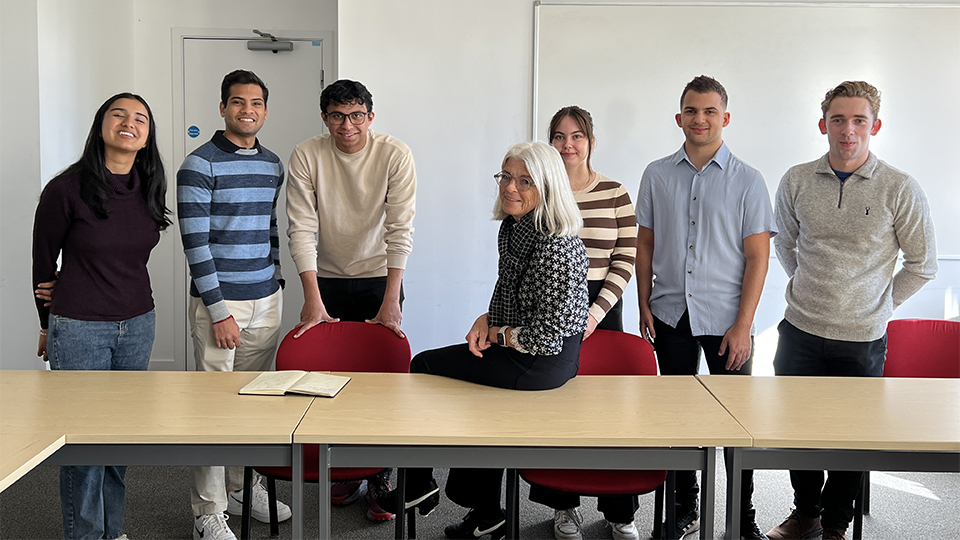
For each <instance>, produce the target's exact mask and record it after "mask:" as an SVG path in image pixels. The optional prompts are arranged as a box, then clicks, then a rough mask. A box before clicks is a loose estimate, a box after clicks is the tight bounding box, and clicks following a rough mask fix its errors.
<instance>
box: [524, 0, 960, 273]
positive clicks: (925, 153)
mask: <svg viewBox="0 0 960 540" xmlns="http://www.w3.org/2000/svg"><path fill="white" fill-rule="evenodd" d="M535 13H536V17H535V21H536V22H535V24H536V29H535V36H536V46H535V53H534V64H535V70H534V80H535V84H534V88H535V92H534V105H533V112H534V119H533V122H532V126H531V128H532V129H534V130H535V133H534V137H535V138H536V139H537V140H546V138H547V134H546V130H547V125H548V123H549V121H550V117H551V116H552V115H553V114H554V113H555V112H556V111H557V110H558V109H559V108H561V107H563V106H566V105H573V104H576V105H580V106H581V107H583V108H585V109H587V110H588V111H590V112H591V113H592V114H593V117H594V123H595V125H596V136H597V147H596V149H595V152H594V155H593V158H592V162H593V165H594V169H595V170H597V171H600V172H602V173H603V174H605V175H606V176H608V177H610V178H613V179H615V180H618V181H619V182H621V183H622V184H624V186H626V188H627V190H628V191H629V192H630V194H631V198H635V197H636V193H637V189H638V186H639V183H640V176H641V174H642V173H643V169H644V168H645V167H646V165H647V164H648V163H649V162H651V161H653V160H655V159H658V158H661V157H663V156H666V155H668V154H671V153H673V152H675V151H676V150H677V149H678V148H679V147H680V145H681V144H682V143H683V133H682V132H681V130H680V129H679V128H678V127H677V125H676V123H675V121H674V115H675V114H676V113H677V112H678V111H679V109H680V104H679V100H680V93H681V91H682V90H683V87H684V86H685V85H686V83H687V82H689V81H690V80H691V79H692V78H694V77H695V76H697V75H701V74H705V75H710V76H712V77H715V78H716V79H717V80H719V81H720V82H721V83H722V84H723V85H724V86H725V87H726V89H727V93H728V94H729V104H728V111H729V112H730V113H731V121H730V126H729V127H727V128H726V129H725V130H724V134H723V135H724V136H723V138H724V140H725V141H726V142H727V144H728V145H729V147H730V149H731V150H732V151H733V153H734V154H736V155H737V156H739V157H740V158H741V159H743V160H744V161H746V162H747V163H749V164H750V165H752V166H754V167H756V168H757V169H759V170H760V171H761V172H762V173H763V176H764V178H765V179H766V182H767V187H768V190H769V191H770V196H771V198H773V196H774V194H775V192H776V189H777V186H778V184H779V182H780V178H781V177H782V176H783V173H784V172H786V170H787V169H788V168H789V167H791V166H793V165H796V164H798V163H803V162H807V161H812V160H814V159H817V158H819V157H820V156H821V155H823V154H824V153H826V151H827V139H826V136H824V135H821V134H820V131H819V129H818V127H817V122H818V121H819V119H820V118H821V112H820V101H821V100H822V99H823V96H824V94H825V93H826V91H827V90H829V89H831V88H833V87H834V86H836V85H837V84H839V83H840V82H842V81H845V80H865V81H867V82H870V83H871V84H873V85H875V86H876V87H877V88H879V89H880V91H881V92H882V104H881V108H880V118H881V119H882V121H883V127H882V128H881V130H880V133H878V135H877V136H876V137H874V138H873V139H872V140H871V145H870V149H871V150H872V151H873V152H874V153H876V154H877V156H878V157H880V159H883V160H884V161H886V162H887V163H888V164H890V165H892V166H894V167H896V168H898V169H901V170H903V171H906V172H908V173H909V174H911V175H912V176H914V177H915V178H916V179H917V180H918V181H919V182H920V185H921V186H922V187H923V189H924V191H925V192H926V194H927V197H928V199H929V200H930V205H931V209H932V213H933V219H934V224H935V226H936V229H937V244H938V251H939V253H940V254H941V256H944V255H949V256H950V257H951V258H953V257H957V256H960V226H958V223H960V221H958V216H960V177H958V176H960V175H958V174H957V172H956V166H955V164H956V162H957V158H958V156H960V6H958V5H957V4H952V5H943V4H940V5H928V4H923V5H921V4H915V5H906V6H905V5H903V4H899V5H896V6H890V5H886V6H884V5H866V6H865V5H856V6H851V5H849V4H847V5H842V6H835V5H833V6H831V5H810V4H804V5H797V4H793V5H779V6H778V5H754V6H744V5H743V4H739V5H734V4H728V5H724V4H723V3H719V2H717V3H712V4H709V5H704V3H702V2H700V3H696V4H694V3H686V4H685V5H684V4H680V5H677V4H673V5H669V6H664V5H656V4H654V3H646V4H645V3H637V4H635V5H596V4H594V5H576V4H559V5H553V4H546V3H544V4H542V5H540V6H539V7H537V8H536V9H535Z"/></svg>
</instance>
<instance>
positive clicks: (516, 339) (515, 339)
mask: <svg viewBox="0 0 960 540" xmlns="http://www.w3.org/2000/svg"><path fill="white" fill-rule="evenodd" d="M522 330H523V327H522V326H515V327H514V328H513V332H511V333H510V346H511V347H513V348H514V349H516V350H517V352H522V353H524V354H530V353H529V352H527V350H526V349H524V348H523V345H520V332H521V331H522Z"/></svg>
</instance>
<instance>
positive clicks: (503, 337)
mask: <svg viewBox="0 0 960 540" xmlns="http://www.w3.org/2000/svg"><path fill="white" fill-rule="evenodd" d="M507 328H510V327H509V326H501V327H500V331H498V332H497V345H500V346H501V347H506V346H507Z"/></svg>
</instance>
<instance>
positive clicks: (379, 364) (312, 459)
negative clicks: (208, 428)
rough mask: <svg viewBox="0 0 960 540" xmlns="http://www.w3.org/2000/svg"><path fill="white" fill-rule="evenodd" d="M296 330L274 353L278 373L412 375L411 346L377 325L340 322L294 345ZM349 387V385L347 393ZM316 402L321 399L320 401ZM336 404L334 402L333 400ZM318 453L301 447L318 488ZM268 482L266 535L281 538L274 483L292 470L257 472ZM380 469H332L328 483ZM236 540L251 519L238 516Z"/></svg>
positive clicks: (289, 475)
mask: <svg viewBox="0 0 960 540" xmlns="http://www.w3.org/2000/svg"><path fill="white" fill-rule="evenodd" d="M296 331H297V329H296V328H295V329H293V330H291V331H290V333H289V334H287V335H286V336H285V337H284V338H283V341H281V342H280V346H279V347H278V348H277V370H278V371H282V370H292V369H300V370H304V371H364V372H385V373H408V372H409V371H410V343H409V342H408V341H407V339H406V338H399V337H397V335H396V334H395V333H393V331H392V330H389V329H388V328H385V327H383V326H380V325H375V324H368V323H363V322H347V321H344V322H338V323H324V324H320V325H317V326H315V327H313V328H311V329H310V330H308V331H307V332H306V333H305V334H303V335H302V336H300V337H299V338H297V339H294V338H293V334H295V333H296ZM349 388H350V386H349V385H347V389H349ZM318 399H320V398H318ZM334 399H335V398H334ZM319 463H320V450H319V446H318V445H315V444H307V445H304V446H303V474H304V480H306V481H307V482H318V481H319V479H320V471H319ZM247 469H249V467H248V468H246V469H245V470H244V479H245V482H244V486H243V500H244V501H246V500H249V497H250V490H251V488H252V486H251V485H250V481H249V478H248V477H249V475H250V473H249V472H248V470H247ZM256 470H257V472H259V473H260V474H262V475H263V476H265V477H266V478H267V494H268V496H269V504H270V508H271V515H270V535H271V536H277V535H278V534H279V524H278V523H277V516H276V515H274V514H275V511H273V509H274V508H276V493H277V492H276V479H278V478H279V479H281V480H291V478H292V470H291V468H290V467H256ZM383 470H384V469H383V468H382V467H374V468H369V467H362V468H361V467H334V468H332V469H330V480H331V481H333V482H349V481H351V480H361V479H364V478H367V477H369V476H373V475H375V474H377V473H379V472H381V471H383ZM241 519H242V523H241V528H240V537H241V538H243V539H246V538H249V527H250V525H249V524H250V516H248V515H246V514H244V515H243V516H242V518H241Z"/></svg>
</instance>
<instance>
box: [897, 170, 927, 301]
mask: <svg viewBox="0 0 960 540" xmlns="http://www.w3.org/2000/svg"><path fill="white" fill-rule="evenodd" d="M893 229H894V233H895V234H896V235H897V241H898V242H899V244H900V249H901V251H903V267H902V268H901V269H900V271H899V272H897V273H896V275H894V276H893V306H894V307H895V308H896V307H899V306H900V305H901V304H903V303H904V302H906V301H907V299H908V298H910V297H911V296H913V295H914V294H916V292H917V291H919V290H920V288H921V287H923V286H924V284H926V283H927V282H928V281H930V280H932V279H933V278H934V277H936V275H937V244H936V234H935V233H934V230H933V219H932V218H931V217H930V205H929V204H928V203H927V197H926V195H924V193H923V190H922V189H921V188H920V185H919V184H918V183H917V181H916V180H914V179H913V178H912V177H908V178H907V180H906V181H905V182H904V183H903V186H902V187H901V188H900V192H899V194H898V196H897V209H896V215H895V216H894V222H893Z"/></svg>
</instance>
